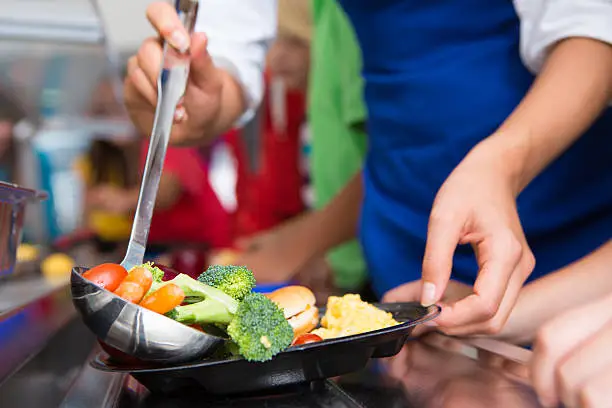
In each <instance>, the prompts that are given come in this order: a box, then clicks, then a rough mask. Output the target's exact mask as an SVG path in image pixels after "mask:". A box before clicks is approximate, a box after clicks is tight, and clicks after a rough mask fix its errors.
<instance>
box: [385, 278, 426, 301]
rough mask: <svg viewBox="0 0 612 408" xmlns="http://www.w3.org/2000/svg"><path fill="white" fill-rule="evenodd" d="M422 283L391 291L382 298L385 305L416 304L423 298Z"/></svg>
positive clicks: (401, 286)
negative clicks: (398, 303)
mask: <svg viewBox="0 0 612 408" xmlns="http://www.w3.org/2000/svg"><path fill="white" fill-rule="evenodd" d="M421 286H422V283H421V281H414V282H409V283H405V284H403V285H400V286H398V287H396V288H394V289H391V290H390V291H388V292H387V293H385V295H384V296H383V298H382V301H383V303H396V302H415V301H418V300H419V299H420V298H421Z"/></svg>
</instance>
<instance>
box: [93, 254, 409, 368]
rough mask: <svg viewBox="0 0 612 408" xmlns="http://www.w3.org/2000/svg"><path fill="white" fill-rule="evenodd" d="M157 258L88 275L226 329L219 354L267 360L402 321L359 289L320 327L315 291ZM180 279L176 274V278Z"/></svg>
mask: <svg viewBox="0 0 612 408" xmlns="http://www.w3.org/2000/svg"><path fill="white" fill-rule="evenodd" d="M166 269H167V268H164V267H162V268H160V267H158V266H156V265H154V264H152V263H147V264H143V265H139V266H136V267H134V268H132V269H131V270H130V271H129V272H128V271H126V270H125V269H123V268H122V267H121V266H120V265H114V264H103V265H99V266H97V267H95V268H92V269H91V270H89V271H87V272H85V273H84V274H83V277H85V278H87V279H89V280H91V281H92V282H94V283H96V284H98V285H100V286H102V287H104V288H106V289H107V290H111V291H113V292H114V293H115V294H116V295H118V296H120V297H122V298H123V299H126V300H128V301H130V302H133V303H136V304H139V305H140V306H142V307H143V308H146V309H149V310H151V311H153V312H156V313H159V314H161V315H165V316H166V317H168V318H170V319H173V320H175V321H177V322H179V323H182V324H185V325H187V326H190V327H192V328H194V329H196V330H201V331H204V332H211V331H212V330H222V331H224V332H225V334H227V336H228V338H229V340H228V341H226V342H225V344H224V345H223V346H222V347H221V348H220V349H219V350H217V352H216V354H215V356H214V357H218V358H227V357H232V356H241V357H243V358H245V359H246V360H249V361H267V360H270V359H271V358H272V357H274V356H275V355H277V354H278V353H280V352H282V351H284V350H285V349H287V348H289V347H290V346H292V345H293V346H297V345H304V344H310V343H316V342H321V341H323V340H326V339H331V338H336V337H343V336H350V335H354V334H360V333H365V332H369V331H374V330H378V329H382V328H386V327H390V326H394V325H397V324H399V323H398V322H397V321H395V320H394V319H393V316H392V315H391V314H390V313H387V312H385V311H382V310H380V309H378V308H376V307H375V306H373V305H371V304H369V303H366V302H364V301H362V300H361V298H360V297H359V295H354V294H349V295H345V296H343V297H335V296H332V297H330V298H329V300H328V304H327V312H326V314H325V316H323V318H322V319H321V327H320V328H317V326H318V325H319V311H318V308H317V307H316V305H315V296H314V293H313V292H312V291H311V290H310V289H308V288H306V287H303V286H287V287H284V288H281V289H278V290H276V291H274V292H272V293H269V294H267V295H263V294H260V293H255V292H253V288H254V287H255V277H254V276H253V272H251V271H250V270H249V269H248V268H246V267H243V266H222V265H214V266H211V267H209V268H208V269H207V270H206V271H204V272H203V273H202V274H201V275H200V276H199V277H198V279H193V278H191V277H190V276H188V275H185V274H181V273H178V272H174V271H172V273H168V271H167V270H166ZM168 277H172V279H168Z"/></svg>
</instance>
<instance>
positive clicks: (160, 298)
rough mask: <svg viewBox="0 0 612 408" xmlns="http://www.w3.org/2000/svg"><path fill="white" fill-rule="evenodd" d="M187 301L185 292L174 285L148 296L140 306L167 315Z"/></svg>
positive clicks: (166, 286)
mask: <svg viewBox="0 0 612 408" xmlns="http://www.w3.org/2000/svg"><path fill="white" fill-rule="evenodd" d="M183 300H185V292H183V290H182V289H181V288H179V287H178V286H176V285H175V284H173V283H169V284H167V285H164V286H162V287H161V288H159V289H158V290H156V291H154V292H153V293H151V294H149V295H147V296H146V297H145V298H144V299H143V300H142V302H140V306H142V307H144V308H145V309H149V310H152V311H154V312H156V313H159V314H166V313H168V312H170V311H171V310H172V309H174V308H175V307H177V306H180V305H181V303H183Z"/></svg>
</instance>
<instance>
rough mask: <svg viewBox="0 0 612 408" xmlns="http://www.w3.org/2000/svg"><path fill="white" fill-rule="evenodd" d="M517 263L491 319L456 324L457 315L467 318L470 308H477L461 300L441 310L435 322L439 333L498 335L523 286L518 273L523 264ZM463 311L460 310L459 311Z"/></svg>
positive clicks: (521, 275) (521, 276)
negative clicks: (463, 324)
mask: <svg viewBox="0 0 612 408" xmlns="http://www.w3.org/2000/svg"><path fill="white" fill-rule="evenodd" d="M524 263H525V262H521V263H519V265H518V266H517V268H516V269H515V272H513V274H512V277H511V278H510V282H509V283H508V287H507V289H506V293H505V295H504V298H503V300H502V302H501V305H500V307H499V309H498V310H497V313H496V314H495V316H493V317H492V318H489V319H487V318H483V320H482V321H479V322H478V323H472V324H467V325H465V326H462V325H458V324H457V317H456V316H457V315H460V316H461V315H464V316H469V315H468V313H472V311H471V308H473V307H474V308H475V307H478V306H477V305H464V302H463V300H460V301H459V302H457V303H455V304H451V305H450V306H448V307H443V308H442V313H441V314H440V317H439V318H438V319H437V320H436V322H437V323H438V324H439V326H440V331H442V332H443V333H445V334H447V335H450V336H467V335H473V334H474V333H478V334H489V335H491V334H498V333H500V332H501V331H502V329H503V328H504V326H505V325H506V321H507V320H508V317H509V316H510V314H511V312H512V309H513V308H514V305H515V304H516V301H517V299H518V297H519V295H520V291H521V288H522V287H523V284H524V281H525V279H524V274H523V273H522V272H520V271H518V269H519V268H524V266H523V264H524ZM462 308H463V309H464V310H461V309H462Z"/></svg>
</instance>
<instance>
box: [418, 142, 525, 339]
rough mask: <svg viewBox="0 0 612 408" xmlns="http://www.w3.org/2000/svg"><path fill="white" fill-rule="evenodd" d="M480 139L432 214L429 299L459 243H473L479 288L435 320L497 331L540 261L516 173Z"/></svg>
mask: <svg viewBox="0 0 612 408" xmlns="http://www.w3.org/2000/svg"><path fill="white" fill-rule="evenodd" d="M487 146H488V145H486V144H485V145H479V146H477V147H476V148H475V149H474V150H472V152H470V153H469V154H468V155H467V156H466V158H465V159H464V160H463V161H462V162H461V163H460V164H459V166H457V168H455V170H454V171H453V172H452V173H451V175H450V176H449V177H448V179H447V180H446V181H445V183H444V184H443V185H442V187H441V188H440V190H439V192H438V194H437V196H436V199H435V201H434V205H433V208H432V211H431V216H430V219H429V228H428V235H427V244H426V249H425V256H424V259H423V277H422V280H423V290H422V295H421V301H422V303H423V304H433V303H436V302H438V301H439V300H440V298H441V297H442V295H443V294H444V292H445V289H446V286H447V283H448V280H449V278H450V276H451V270H452V266H453V255H454V252H455V249H456V247H457V245H458V244H471V245H472V247H473V249H474V252H475V254H476V259H477V262H478V267H479V271H478V278H477V279H476V282H475V284H474V288H473V290H472V293H471V294H469V295H467V296H466V297H465V298H463V299H460V300H458V301H456V302H451V303H450V304H448V305H446V307H445V308H444V310H443V311H442V313H441V315H440V317H439V318H438V319H436V322H437V324H438V325H439V327H440V330H441V331H443V332H444V333H446V334H450V335H468V334H495V333H498V332H499V331H500V330H501V329H502V328H503V326H504V324H505V322H506V320H507V319H508V316H509V315H510V312H511V310H512V307H513V306H514V304H515V302H516V300H517V298H518V295H519V292H520V289H521V287H522V286H523V284H524V282H525V280H526V279H527V277H528V276H529V274H530V273H531V272H532V271H533V268H534V266H535V259H534V257H533V254H532V252H531V250H530V249H529V246H528V244H527V241H526V239H525V235H524V233H523V230H522V227H521V223H520V220H519V216H518V213H517V209H516V196H517V194H518V192H517V191H516V190H517V188H516V186H515V183H514V180H513V179H512V177H510V175H509V174H507V172H506V169H504V162H503V161H502V160H500V159H499V158H500V157H502V155H501V154H502V153H499V152H496V151H494V150H491V149H490V148H489V147H487Z"/></svg>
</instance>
